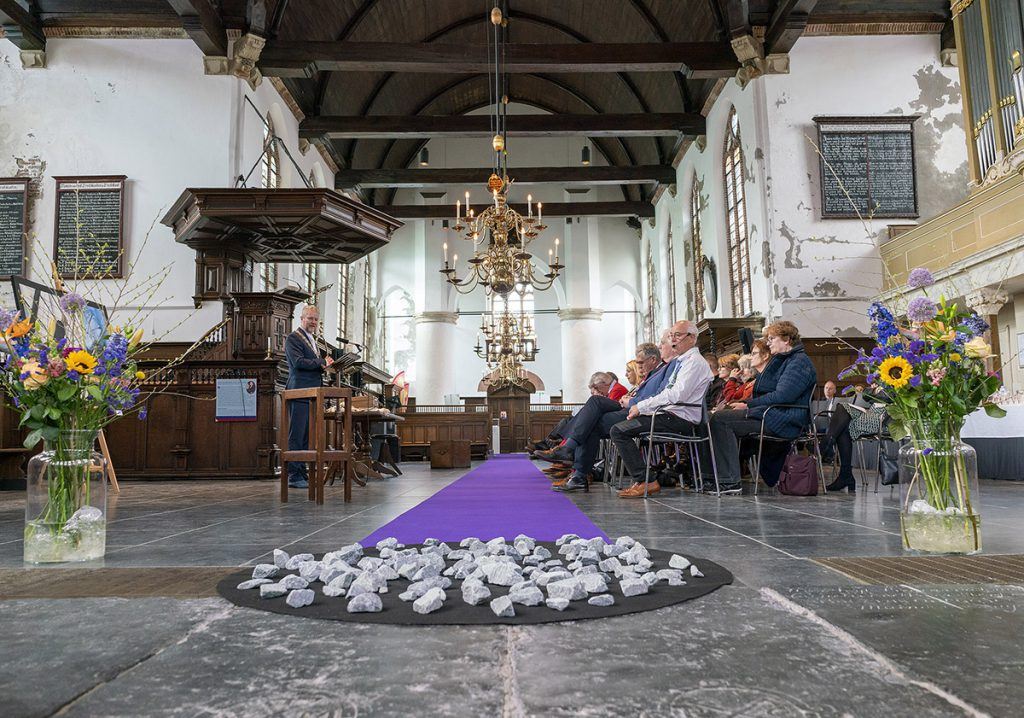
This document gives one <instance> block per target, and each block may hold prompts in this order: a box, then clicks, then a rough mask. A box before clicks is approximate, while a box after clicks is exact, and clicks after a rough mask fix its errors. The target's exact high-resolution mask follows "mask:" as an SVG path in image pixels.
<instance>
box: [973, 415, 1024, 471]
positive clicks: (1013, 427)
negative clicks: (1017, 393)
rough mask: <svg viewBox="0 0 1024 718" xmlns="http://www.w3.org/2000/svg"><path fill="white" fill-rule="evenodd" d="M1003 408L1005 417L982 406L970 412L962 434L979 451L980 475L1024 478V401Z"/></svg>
mask: <svg viewBox="0 0 1024 718" xmlns="http://www.w3.org/2000/svg"><path fill="white" fill-rule="evenodd" d="M1003 408H1004V409H1005V410H1006V416H1004V417H1003V418H1002V419H993V418H992V417H991V416H989V415H988V414H986V413H985V412H984V410H982V409H979V410H978V411H975V412H974V413H972V414H969V415H968V416H967V419H966V420H965V421H964V428H963V430H962V431H961V432H960V438H961V439H963V441H964V443H967V444H970V445H971V446H973V447H974V450H975V451H976V452H977V454H978V477H979V478H982V479H1004V480H1008V481H1024V405H1021V404H1008V405H1007V406H1004V407H1003Z"/></svg>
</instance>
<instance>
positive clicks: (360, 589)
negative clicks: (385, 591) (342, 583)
mask: <svg viewBox="0 0 1024 718" xmlns="http://www.w3.org/2000/svg"><path fill="white" fill-rule="evenodd" d="M382 588H387V581H385V580H384V579H383V578H381V576H380V574H378V573H377V572H376V571H364V572H363V573H361V574H360V575H359V577H358V578H357V579H356V580H355V581H353V582H352V585H351V587H349V589H348V595H349V596H358V595H360V594H363V593H377V592H378V591H380V589H382Z"/></svg>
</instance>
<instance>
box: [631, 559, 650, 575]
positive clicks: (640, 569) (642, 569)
mask: <svg viewBox="0 0 1024 718" xmlns="http://www.w3.org/2000/svg"><path fill="white" fill-rule="evenodd" d="M652 568H654V564H653V563H652V562H651V560H650V559H649V558H642V559H640V560H639V561H637V562H636V563H635V564H633V570H635V571H636V572H637V573H647V572H648V571H650V570H651V569H652Z"/></svg>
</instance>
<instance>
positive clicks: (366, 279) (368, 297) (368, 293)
mask: <svg viewBox="0 0 1024 718" xmlns="http://www.w3.org/2000/svg"><path fill="white" fill-rule="evenodd" d="M372 279H373V277H372V276H371V274H370V259H369V258H367V259H366V263H365V264H364V265H363V350H364V351H365V352H366V354H365V355H364V358H367V359H368V358H369V353H370V329H371V327H372V326H373V321H372V320H373V316H372V314H373V307H372V306H371V302H372V301H373V291H372V288H371V280H372Z"/></svg>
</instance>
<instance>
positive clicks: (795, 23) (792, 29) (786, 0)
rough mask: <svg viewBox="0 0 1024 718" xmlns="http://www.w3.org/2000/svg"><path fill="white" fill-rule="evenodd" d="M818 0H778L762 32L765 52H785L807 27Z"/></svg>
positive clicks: (790, 48) (767, 53)
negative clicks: (763, 32) (769, 20)
mask: <svg viewBox="0 0 1024 718" xmlns="http://www.w3.org/2000/svg"><path fill="white" fill-rule="evenodd" d="M817 4H818V0H778V2H777V3H776V4H775V12H774V13H772V19H771V22H770V23H768V29H767V30H766V31H765V34H764V50H765V54H766V55H769V54H778V53H787V52H789V51H790V50H792V49H793V45H795V44H796V41H797V40H798V39H799V38H800V36H801V35H802V34H803V32H804V28H806V27H807V20H808V18H809V17H810V14H811V11H812V10H814V6H815V5H817Z"/></svg>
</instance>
